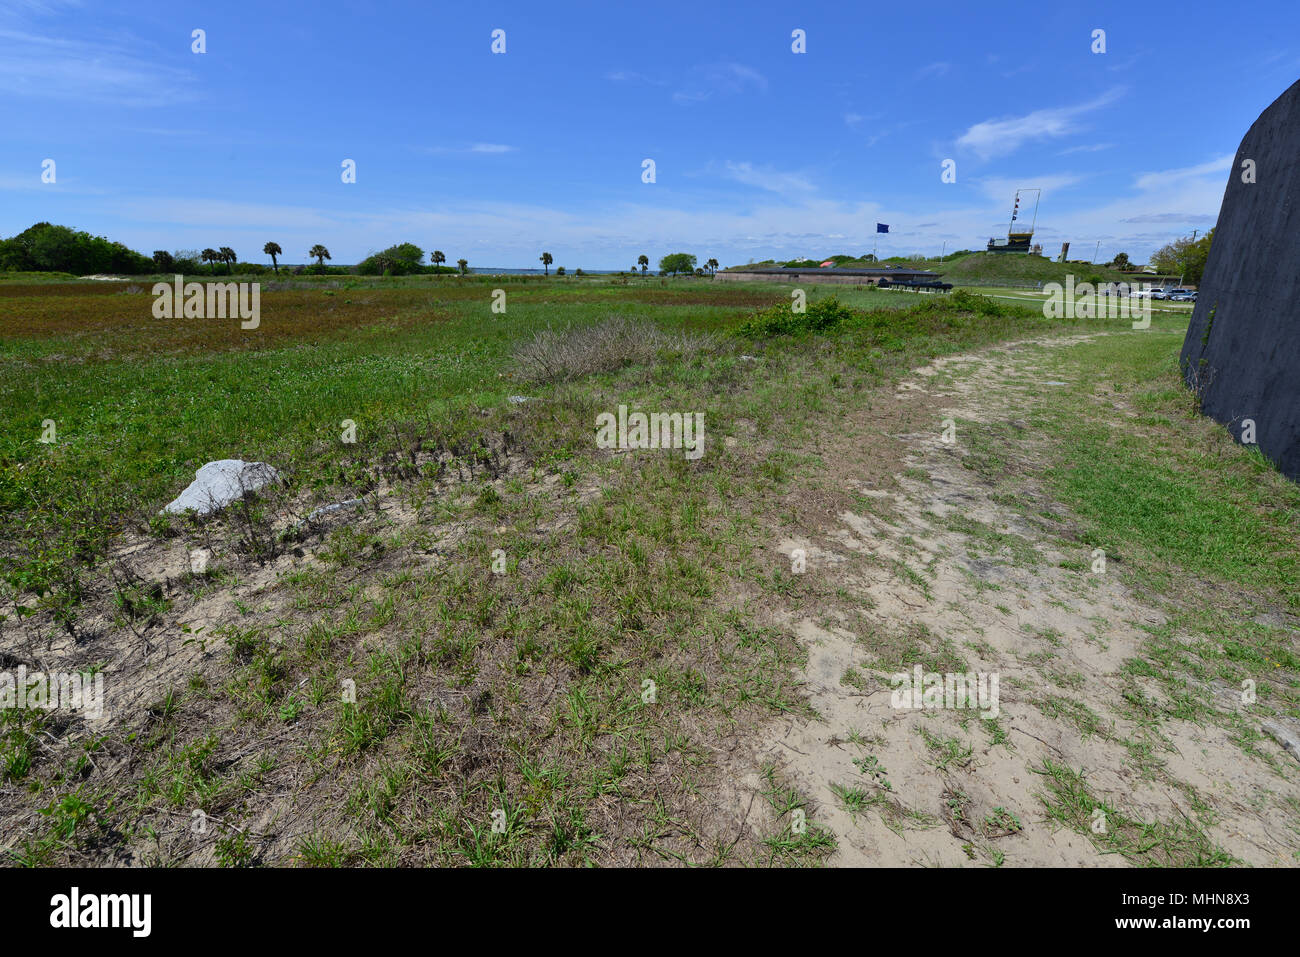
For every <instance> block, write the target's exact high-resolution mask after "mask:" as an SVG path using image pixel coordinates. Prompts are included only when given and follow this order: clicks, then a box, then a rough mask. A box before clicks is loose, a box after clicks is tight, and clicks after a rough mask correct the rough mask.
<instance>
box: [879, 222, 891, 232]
mask: <svg viewBox="0 0 1300 957" xmlns="http://www.w3.org/2000/svg"><path fill="white" fill-rule="evenodd" d="M876 232H878V233H887V232H889V227H888V226H887V225H885V224H884V223H876Z"/></svg>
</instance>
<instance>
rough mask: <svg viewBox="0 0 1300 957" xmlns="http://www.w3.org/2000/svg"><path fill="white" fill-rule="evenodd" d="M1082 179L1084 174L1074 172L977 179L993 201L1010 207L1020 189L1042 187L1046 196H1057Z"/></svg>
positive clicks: (981, 188) (984, 192)
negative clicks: (1078, 174) (1079, 174)
mask: <svg viewBox="0 0 1300 957" xmlns="http://www.w3.org/2000/svg"><path fill="white" fill-rule="evenodd" d="M1082 181H1083V177H1082V176H1076V175H1075V174H1073V173H1056V174H1053V175H1048V176H1016V177H1006V176H986V177H982V178H980V179H979V180H976V183H977V184H978V185H979V188H980V191H981V192H982V193H983V194H984V195H985V196H987V197H988V198H989V199H990V200H991V201H992V202H994V203H1002V204H1004V205H1005V206H1006V207H1007V208H1008V209H1010V208H1011V202H1012V200H1013V199H1014V197H1015V195H1016V190H1018V189H1041V190H1042V191H1043V195H1044V196H1051V197H1055V194H1057V193H1059V192H1060V191H1061V190H1064V189H1068V188H1069V187H1071V186H1073V185H1075V184H1076V183H1080V182H1082Z"/></svg>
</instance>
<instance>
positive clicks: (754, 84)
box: [673, 62, 767, 103]
mask: <svg viewBox="0 0 1300 957" xmlns="http://www.w3.org/2000/svg"><path fill="white" fill-rule="evenodd" d="M694 72H695V74H696V76H695V79H694V80H693V82H690V83H688V84H687V85H686V86H684V87H683V88H682V89H680V90H678V91H677V92H676V93H674V94H673V99H674V100H676V101H677V102H678V103H696V102H699V101H701V100H707V99H710V98H712V97H713V96H716V95H724V96H734V95H736V94H738V93H745V92H747V91H749V90H757V91H758V92H760V93H764V92H766V91H767V78H766V77H765V76H763V74H761V73H759V72H758V71H757V70H755V69H754V68H753V67H750V66H745V65H744V64H743V63H731V62H723V63H710V64H708V65H707V66H702V67H697V68H696V70H695V71H694Z"/></svg>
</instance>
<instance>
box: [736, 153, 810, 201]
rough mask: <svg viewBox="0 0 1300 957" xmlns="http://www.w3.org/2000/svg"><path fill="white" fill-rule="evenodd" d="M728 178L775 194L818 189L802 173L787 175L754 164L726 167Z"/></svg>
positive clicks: (768, 167) (738, 164) (737, 164)
mask: <svg viewBox="0 0 1300 957" xmlns="http://www.w3.org/2000/svg"><path fill="white" fill-rule="evenodd" d="M726 176H727V178H728V179H733V180H735V181H736V182H737V183H744V184H745V185H746V186H757V187H758V188H759V189H766V190H768V191H770V192H773V193H790V192H800V193H802V192H811V191H812V190H814V189H815V188H816V187H814V186H813V184H812V183H811V182H809V180H808V178H807V177H805V176H804V175H803V174H802V173H786V172H782V171H780V170H775V169H773V168H772V167H770V166H754V165H753V164H752V163H748V162H746V163H733V162H731V161H730V160H728V161H727V165H726Z"/></svg>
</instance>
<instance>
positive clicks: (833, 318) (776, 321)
mask: <svg viewBox="0 0 1300 957" xmlns="http://www.w3.org/2000/svg"><path fill="white" fill-rule="evenodd" d="M851 316H853V310H852V309H850V308H849V307H848V306H844V305H841V304H840V301H839V300H838V299H836V298H835V297H834V296H827V297H826V298H824V299H816V300H814V301H812V302H810V303H808V305H807V308H806V309H805V310H804V311H803V312H795V311H794V308H793V303H782V304H781V305H779V306H773V307H772V308H770V309H765V310H763V311H762V312H758V313H755V314H754V315H753V316H752V317H750V318H749V319H747V320H746V321H745V322H743V323H741V325H740V326H739V327H738V328H737V329H736V335H738V336H743V337H744V338H746V339H770V338H771V337H772V336H791V335H798V334H800V333H804V332H824V331H825V330H827V329H831V328H833V327H834V326H837V325H839V324H840V323H841V322H843V321H844V320H845V319H848V318H850V317H851Z"/></svg>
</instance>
